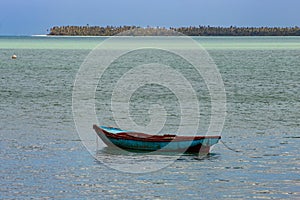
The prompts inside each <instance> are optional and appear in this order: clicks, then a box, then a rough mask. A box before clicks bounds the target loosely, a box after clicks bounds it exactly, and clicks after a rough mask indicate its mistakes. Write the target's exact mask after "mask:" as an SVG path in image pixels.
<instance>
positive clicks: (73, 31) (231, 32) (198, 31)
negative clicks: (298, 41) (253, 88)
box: [47, 25, 300, 37]
mask: <svg viewBox="0 0 300 200" xmlns="http://www.w3.org/2000/svg"><path fill="white" fill-rule="evenodd" d="M179 34H182V35H186V36H300V27H298V26H295V27H236V26H230V27H211V26H198V27H196V26H190V27H179V28H172V27H170V28H165V27H146V28H142V27H138V26H106V27H101V26H89V25H86V26H54V27H52V28H51V29H50V33H49V34H47V36H101V37H103V36H107V37H110V36H116V35H118V36H178V35H179Z"/></svg>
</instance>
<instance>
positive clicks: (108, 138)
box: [93, 125, 221, 153]
mask: <svg viewBox="0 0 300 200" xmlns="http://www.w3.org/2000/svg"><path fill="white" fill-rule="evenodd" d="M93 128H94V130H95V131H96V133H97V135H98V136H99V137H100V138H101V139H102V141H103V142H104V143H105V144H106V145H107V146H108V147H116V146H117V147H119V148H122V149H127V150H138V151H167V152H182V153H184V152H187V153H209V151H210V147H211V146H213V145H214V144H217V143H218V141H219V140H220V139H221V136H177V135H171V134H165V135H149V134H145V133H138V132H133V131H126V130H121V129H118V128H113V127H106V126H100V127H99V126H97V125H94V126H93Z"/></svg>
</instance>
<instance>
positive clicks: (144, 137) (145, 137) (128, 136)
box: [93, 125, 221, 142]
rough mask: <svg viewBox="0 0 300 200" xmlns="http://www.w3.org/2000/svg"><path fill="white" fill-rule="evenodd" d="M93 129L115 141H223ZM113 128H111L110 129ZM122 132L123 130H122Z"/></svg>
mask: <svg viewBox="0 0 300 200" xmlns="http://www.w3.org/2000/svg"><path fill="white" fill-rule="evenodd" d="M93 128H94V129H95V131H96V132H97V133H98V134H99V133H100V134H103V135H105V136H106V137H108V138H114V139H125V140H135V141H144V142H183V141H197V140H209V139H218V140H220V139H221V136H178V135H173V134H172V135H170V134H165V135H150V134H145V133H139V132H132V131H128V132H120V133H117V134H116V133H111V132H109V131H106V130H104V129H103V128H100V127H99V126H97V125H94V126H93ZM108 128H111V127H108ZM120 130H121V129H120Z"/></svg>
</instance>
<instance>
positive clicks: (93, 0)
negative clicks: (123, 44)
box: [0, 0, 300, 35]
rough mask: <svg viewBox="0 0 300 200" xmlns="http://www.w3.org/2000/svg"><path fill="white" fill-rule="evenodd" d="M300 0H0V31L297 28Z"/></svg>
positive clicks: (10, 33) (34, 32) (11, 33)
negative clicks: (81, 27) (70, 27)
mask: <svg viewBox="0 0 300 200" xmlns="http://www.w3.org/2000/svg"><path fill="white" fill-rule="evenodd" d="M299 10H300V1H299V0H109V1H108V0H0V35H35V34H47V33H48V32H47V29H50V28H51V27H53V26H64V25H87V24H89V25H90V26H92V25H96V26H106V25H114V26H120V25H136V26H141V27H146V26H148V25H149V26H164V27H180V26H198V25H210V26H231V25H233V26H255V27H258V26H259V27H260V26H272V27H274V26H279V27H290V26H300V14H299Z"/></svg>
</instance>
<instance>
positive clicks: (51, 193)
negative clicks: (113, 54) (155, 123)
mask: <svg viewBox="0 0 300 200" xmlns="http://www.w3.org/2000/svg"><path fill="white" fill-rule="evenodd" d="M104 39H106V38H101V37H90V38H70V37H0V48H1V49H0V72H1V73H0V81H1V84H0V85H1V87H0V102H1V104H0V148H1V153H0V160H1V162H0V198H1V199H15V198H20V199H27V198H47V197H49V198H72V199H76V198H78V199H81V198H92V199H93V198H95V199H138V198H146V199H155V198H156V199H186V198H190V199H215V198H218V199H221V198H222V199H232V198H238V199H247V198H248V199H253V198H259V199H298V198H300V193H299V191H300V178H299V177H300V176H299V168H300V157H299V138H300V114H299V110H300V90H299V88H300V78H299V77H300V38H299V37H196V38H194V39H195V40H197V41H199V42H200V43H201V44H202V45H203V47H205V48H206V49H207V51H208V52H209V54H210V56H211V57H212V58H213V60H214V62H215V63H216V65H217V66H218V68H219V70H220V73H221V75H222V78H223V81H224V85H225V89H226V95H227V116H226V121H225V125H224V129H223V132H222V140H223V141H224V142H225V143H226V144H227V145H228V146H230V147H232V148H234V149H236V150H239V152H233V151H230V150H228V149H227V148H226V147H225V146H224V145H222V144H218V145H216V146H215V148H213V150H212V154H210V155H209V156H207V157H205V158H199V157H197V156H195V155H184V156H182V157H180V158H179V159H177V160H176V161H175V162H174V163H173V164H171V165H169V166H168V167H166V168H163V169H161V170H159V171H156V172H152V173H146V174H130V173H123V172H119V171H116V170H113V169H111V168H109V167H107V166H106V165H104V164H103V163H102V162H99V161H98V160H96V159H95V158H93V157H92V156H91V155H90V154H89V152H88V151H87V150H86V149H85V148H84V147H83V145H82V143H81V141H80V139H79V136H78V134H77V132H76V129H75V124H74V121H73V115H72V89H73V83H74V80H75V76H76V73H77V71H78V69H79V67H80V66H81V64H82V62H83V61H84V59H85V58H86V56H87V55H88V53H89V52H90V50H91V49H92V48H94V47H96V46H97V44H98V43H99V42H101V41H103V40H104ZM146 53H147V55H150V57H153V59H158V58H159V56H160V55H161V54H157V52H150V54H149V52H146ZM13 54H16V55H17V56H18V58H17V59H16V60H12V59H11V56H12V55H13ZM130 56H131V57H130ZM130 56H129V58H130V59H128V58H127V60H126V59H124V60H120V61H119V62H117V63H114V67H115V68H118V67H119V69H117V70H111V71H109V72H110V73H107V74H106V79H104V81H106V82H108V81H109V80H113V79H111V78H110V76H109V74H111V73H113V74H111V75H112V76H113V77H117V76H118V74H119V73H124V71H125V69H124V66H123V64H124V63H130V62H132V63H136V62H138V63H139V62H141V63H142V62H143V61H144V59H146V58H145V57H142V58H141V57H140V58H138V59H135V60H134V58H135V55H134V53H133V54H132V55H130ZM174 66H175V67H177V68H184V67H185V65H181V62H175V64H174ZM122 67H123V68H122ZM115 68H114V69H115ZM186 75H188V76H191V77H192V78H191V81H192V82H193V80H194V81H196V82H197V80H198V78H199V77H198V78H197V77H194V76H193V71H190V72H189V71H187V72H186ZM192 84H193V83H192ZM100 92H101V93H100ZM106 92H109V89H107V88H106V87H103V85H102V86H101V85H99V87H98V89H97V93H96V105H97V106H96V111H97V116H98V117H99V119H100V120H101V122H103V124H104V125H113V120H112V117H111V116H109V115H107V116H103V115H101V113H102V112H105V113H107V112H109V110H105V109H106V108H105V105H106V103H107V101H109V99H110V96H109V95H106ZM198 92H200V95H201V96H203V97H204V98H203V99H202V100H201V102H202V104H201V105H203V108H201V109H202V111H203V114H202V115H201V117H200V119H202V121H203V127H204V128H203V130H200V131H205V130H206V129H207V126H208V124H207V116H209V113H210V109H209V98H208V97H207V95H208V92H207V90H205V89H199V91H198ZM153 94H156V95H153ZM132 100H133V104H132V109H133V119H134V120H136V121H137V122H138V123H141V124H143V123H147V122H148V120H149V119H148V118H147V117H142V116H146V115H147V109H142V110H140V109H141V108H144V106H145V105H146V107H147V106H149V104H151V103H154V102H160V103H161V104H162V105H164V106H165V107H166V110H167V112H168V113H169V115H168V116H169V118H168V120H167V122H166V123H167V128H166V130H165V131H170V132H172V131H173V128H174V127H173V126H172V125H174V124H176V123H178V121H179V119H178V116H177V115H176V113H177V112H178V105H177V104H176V103H173V102H176V98H175V97H174V96H172V94H171V92H170V91H169V90H165V89H163V88H160V87H154V89H150V87H149V88H148V87H145V88H143V89H141V90H139V92H137V94H136V95H135V96H133V98H132ZM91 134H93V131H92V124H91ZM94 154H95V155H96V156H97V157H99V158H101V159H106V160H107V161H108V162H111V163H113V162H116V161H117V162H122V161H124V162H125V161H127V160H128V159H130V160H131V161H132V162H141V158H140V157H138V158H137V157H136V156H135V154H134V153H128V154H119V153H117V152H111V151H110V150H109V149H107V148H100V149H99V150H98V151H97V152H94ZM145 158H146V159H148V160H149V159H150V160H151V159H152V160H154V161H155V160H157V161H158V162H164V161H166V160H172V155H156V156H154V157H145ZM145 158H144V157H143V159H145ZM146 159H145V160H143V161H144V162H146V161H148V160H146Z"/></svg>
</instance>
